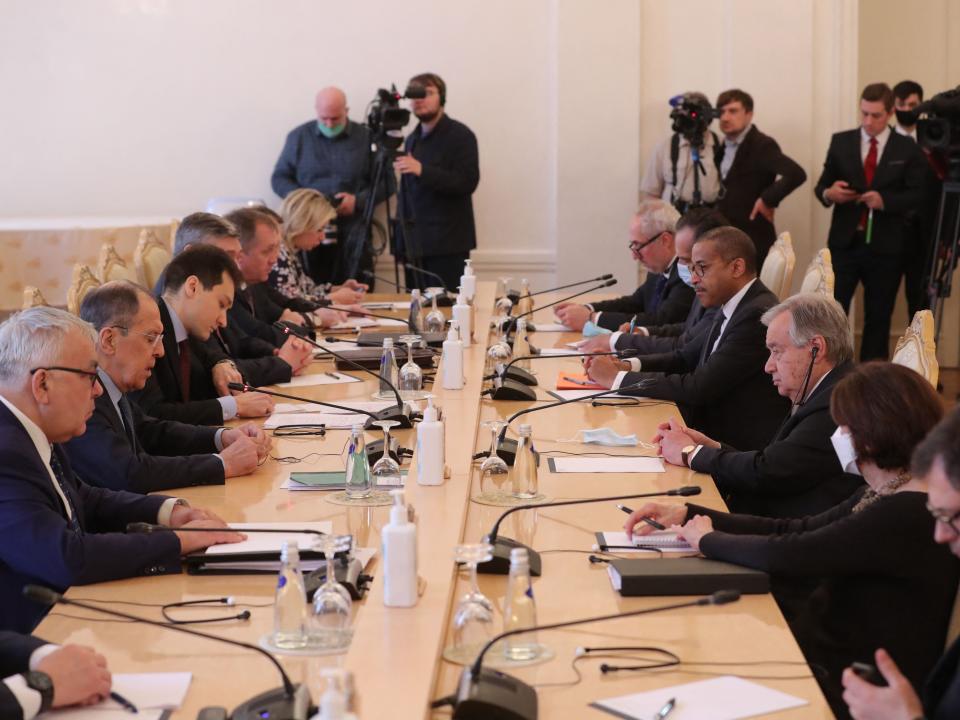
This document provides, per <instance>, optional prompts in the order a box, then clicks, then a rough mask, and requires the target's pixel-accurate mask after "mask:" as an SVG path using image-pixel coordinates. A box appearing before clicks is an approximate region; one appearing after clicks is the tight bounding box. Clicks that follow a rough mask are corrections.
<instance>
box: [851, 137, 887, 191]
mask: <svg viewBox="0 0 960 720" xmlns="http://www.w3.org/2000/svg"><path fill="white" fill-rule="evenodd" d="M852 137H853V142H851V143H850V147H848V148H847V153H848V157H849V162H850V163H852V165H851V167H852V168H853V169H854V172H853V174H852V175H851V176H850V177H852V178H853V181H854V183H855V184H856V185H857V186H858V187H861V188H865V187H866V186H867V176H866V175H864V174H863V160H862V159H861V157H860V130H857V131H856V133H855V134H854V135H853V136H852ZM884 154H886V153H884ZM874 179H876V173H874Z"/></svg>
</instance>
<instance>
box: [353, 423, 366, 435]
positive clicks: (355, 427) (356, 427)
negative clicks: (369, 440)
mask: <svg viewBox="0 0 960 720" xmlns="http://www.w3.org/2000/svg"><path fill="white" fill-rule="evenodd" d="M350 429H351V430H353V432H355V433H362V432H363V423H354V424H353V425H352V426H351V427H350Z"/></svg>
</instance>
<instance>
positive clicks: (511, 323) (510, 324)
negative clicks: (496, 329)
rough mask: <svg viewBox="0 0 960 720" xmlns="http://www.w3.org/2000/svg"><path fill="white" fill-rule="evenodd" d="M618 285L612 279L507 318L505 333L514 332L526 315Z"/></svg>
mask: <svg viewBox="0 0 960 720" xmlns="http://www.w3.org/2000/svg"><path fill="white" fill-rule="evenodd" d="M616 284H617V279H616V278H612V279H610V280H606V281H604V282H602V283H600V284H599V285H596V286H594V287H592V288H587V289H586V290H581V291H580V292H578V293H574V294H573V295H570V296H569V297H565V298H560V299H559V300H554V301H553V302H552V303H547V304H546V305H541V306H540V307H537V308H534V309H533V310H527V312H525V313H520V314H519V315H512V316H510V317H509V318H507V322H506V327H505V330H504V332H505V333H510V332H512V331H513V329H514V328H516V326H517V320H519V319H520V318H522V317H524V316H526V315H533V313H535V312H537V311H538V310H544V309H545V308H548V307H553V306H554V305H559V304H560V303H565V302H567V300H573V299H574V298H576V297H580V296H581V295H587V294H589V293H592V292H596V291H597V290H603V288H606V287H610V286H611V285H616Z"/></svg>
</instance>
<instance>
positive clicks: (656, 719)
mask: <svg viewBox="0 0 960 720" xmlns="http://www.w3.org/2000/svg"><path fill="white" fill-rule="evenodd" d="M676 706H677V699H676V698H670V699H669V700H667V702H666V703H665V704H664V706H663V707H662V708H660V711H659V712H658V713H657V714H656V715H654V716H653V720H663V719H664V718H665V717H666V716H667V715H669V714H670V713H672V712H673V709H674V708H675V707H676Z"/></svg>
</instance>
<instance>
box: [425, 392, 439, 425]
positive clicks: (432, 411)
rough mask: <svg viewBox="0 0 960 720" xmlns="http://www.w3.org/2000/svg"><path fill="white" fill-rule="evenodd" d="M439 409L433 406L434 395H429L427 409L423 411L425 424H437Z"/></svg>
mask: <svg viewBox="0 0 960 720" xmlns="http://www.w3.org/2000/svg"><path fill="white" fill-rule="evenodd" d="M436 421H437V408H436V407H434V404H433V395H427V407H426V408H424V410H423V422H436Z"/></svg>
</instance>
